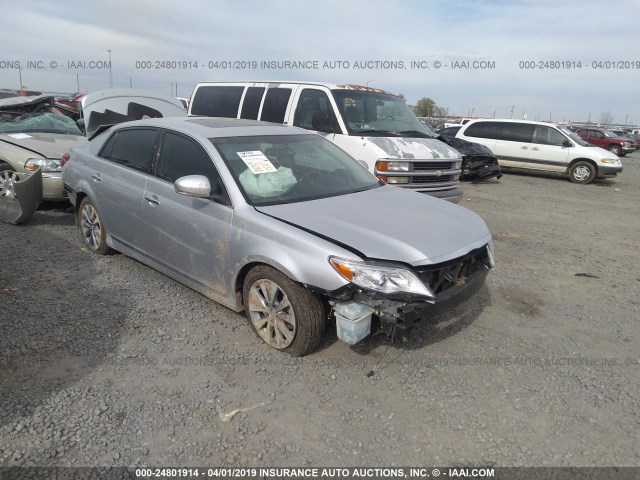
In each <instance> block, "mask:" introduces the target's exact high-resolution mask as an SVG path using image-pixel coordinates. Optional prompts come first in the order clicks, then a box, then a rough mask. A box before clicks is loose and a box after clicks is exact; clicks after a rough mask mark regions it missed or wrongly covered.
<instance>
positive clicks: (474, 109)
mask: <svg viewBox="0 0 640 480" xmlns="http://www.w3.org/2000/svg"><path fill="white" fill-rule="evenodd" d="M475 111H476V107H473V108H472V109H471V115H469V117H471V118H473V112H475Z"/></svg>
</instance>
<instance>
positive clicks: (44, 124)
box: [0, 112, 82, 135]
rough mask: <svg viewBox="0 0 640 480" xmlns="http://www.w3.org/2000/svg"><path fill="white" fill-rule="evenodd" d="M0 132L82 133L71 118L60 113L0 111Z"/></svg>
mask: <svg viewBox="0 0 640 480" xmlns="http://www.w3.org/2000/svg"><path fill="white" fill-rule="evenodd" d="M0 133H63V134H69V135H82V131H80V128H79V127H78V125H77V124H76V122H74V121H73V120H72V119H71V118H69V117H67V116H66V115H62V114H60V113H51V112H36V113H26V114H24V115H13V114H6V113H4V112H2V113H0Z"/></svg>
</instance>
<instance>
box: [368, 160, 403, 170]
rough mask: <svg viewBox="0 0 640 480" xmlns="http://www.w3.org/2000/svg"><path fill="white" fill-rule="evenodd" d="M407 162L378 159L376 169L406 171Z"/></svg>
mask: <svg viewBox="0 0 640 480" xmlns="http://www.w3.org/2000/svg"><path fill="white" fill-rule="evenodd" d="M409 165H410V163H409V162H390V161H388V160H378V161H377V162H376V169H377V170H378V171H379V172H408V171H409Z"/></svg>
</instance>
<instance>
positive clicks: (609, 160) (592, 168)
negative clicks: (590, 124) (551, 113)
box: [456, 119, 622, 184]
mask: <svg viewBox="0 0 640 480" xmlns="http://www.w3.org/2000/svg"><path fill="white" fill-rule="evenodd" d="M456 137H457V138H462V139H464V140H468V141H470V142H476V143H481V144H482V145H485V146H487V147H489V149H490V150H491V151H492V152H493V154H494V155H495V156H496V157H497V158H498V163H499V164H500V167H501V168H519V169H520V168H521V169H529V170H546V171H550V172H559V173H565V174H567V175H569V178H570V179H571V181H572V182H574V183H583V184H584V183H590V182H592V181H593V180H594V179H595V178H605V177H615V176H616V175H618V173H620V172H622V163H621V162H620V159H619V158H618V157H617V156H616V155H615V154H613V153H611V152H609V151H608V150H605V149H603V148H600V147H596V146H594V145H592V144H590V143H588V142H585V141H584V140H582V139H581V138H580V137H579V136H578V135H576V134H575V133H574V132H572V131H571V130H569V129H567V128H564V127H560V126H557V125H553V124H551V123H546V122H532V121H527V120H496V119H491V120H472V121H470V122H469V123H467V124H466V125H465V126H463V127H462V128H461V129H460V130H458V133H456Z"/></svg>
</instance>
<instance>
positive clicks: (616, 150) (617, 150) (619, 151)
mask: <svg viewBox="0 0 640 480" xmlns="http://www.w3.org/2000/svg"><path fill="white" fill-rule="evenodd" d="M609 151H610V152H611V153H613V154H614V155H617V156H619V157H621V156H622V148H620V145H609Z"/></svg>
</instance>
